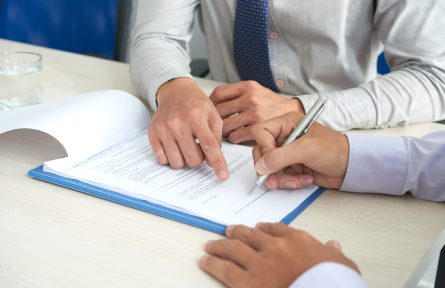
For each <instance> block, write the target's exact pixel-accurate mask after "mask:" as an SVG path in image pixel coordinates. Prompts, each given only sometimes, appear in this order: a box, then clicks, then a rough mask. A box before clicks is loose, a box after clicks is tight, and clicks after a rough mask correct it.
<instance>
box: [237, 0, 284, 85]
mask: <svg viewBox="0 0 445 288" xmlns="http://www.w3.org/2000/svg"><path fill="white" fill-rule="evenodd" d="M268 32H269V1H268V0H238V1H237V4H236V13H235V23H234V28H233V56H234V58H235V64H236V67H237V69H238V73H239V76H240V77H241V79H242V80H255V81H257V82H258V83H260V84H261V85H263V86H265V87H267V88H269V89H271V90H273V91H275V92H278V91H279V90H278V88H277V86H276V85H275V81H274V79H273V75H272V69H271V68H270V58H269V42H268Z"/></svg>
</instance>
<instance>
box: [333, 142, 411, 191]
mask: <svg viewBox="0 0 445 288" xmlns="http://www.w3.org/2000/svg"><path fill="white" fill-rule="evenodd" d="M346 136H347V137H348V141H349V161H348V169H347V171H346V176H345V179H344V181H343V185H342V186H341V188H340V190H341V191H350V192H370V193H385V194H392V195H402V194H403V193H404V191H403V187H404V184H405V181H406V177H407V173H408V163H409V153H408V148H407V147H406V144H405V142H404V141H403V139H402V137H395V136H376V135H367V134H356V133H346Z"/></svg>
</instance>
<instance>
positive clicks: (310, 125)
mask: <svg viewBox="0 0 445 288" xmlns="http://www.w3.org/2000/svg"><path fill="white" fill-rule="evenodd" d="M325 107H326V102H323V106H322V107H321V109H320V110H318V112H317V114H316V115H315V117H314V118H312V120H311V122H309V124H308V125H307V127H306V128H305V129H304V130H303V133H304V134H307V132H309V129H311V127H312V124H314V122H315V121H317V118H318V117H319V116H320V114H321V112H323V110H324V108H325Z"/></svg>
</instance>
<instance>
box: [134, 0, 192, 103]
mask: <svg viewBox="0 0 445 288" xmlns="http://www.w3.org/2000/svg"><path fill="white" fill-rule="evenodd" d="M165 3H168V4H165ZM198 3H199V1H195V0H193V1H191V0H180V1H174V2H164V1H139V4H138V13H137V17H136V24H135V28H134V30H133V37H132V46H131V54H130V74H131V79H132V81H133V84H134V85H135V87H136V89H137V90H138V92H139V93H141V94H142V95H143V96H144V97H146V99H148V101H149V103H150V106H151V107H152V109H156V93H157V90H158V89H159V87H160V86H161V85H162V84H164V83H165V82H167V81H168V80H171V79H174V78H178V77H191V75H190V68H189V63H190V57H189V55H188V42H189V41H190V38H191V35H192V32H191V31H192V30H191V29H192V25H193V16H194V11H195V9H196V5H197V4H198Z"/></svg>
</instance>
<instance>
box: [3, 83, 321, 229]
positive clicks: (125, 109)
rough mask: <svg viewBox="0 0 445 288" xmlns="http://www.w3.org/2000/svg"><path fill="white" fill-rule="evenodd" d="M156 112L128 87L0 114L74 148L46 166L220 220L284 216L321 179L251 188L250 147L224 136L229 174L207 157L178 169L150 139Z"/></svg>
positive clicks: (9, 125) (13, 125) (6, 125)
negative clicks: (295, 186) (159, 156)
mask: <svg viewBox="0 0 445 288" xmlns="http://www.w3.org/2000/svg"><path fill="white" fill-rule="evenodd" d="M148 124H149V113H148V112H147V110H146V108H145V106H144V105H143V104H142V103H141V102H140V101H139V100H137V99H136V98H135V97H134V96H132V95H129V94H127V93H125V92H121V91H101V92H96V93H89V94H85V95H80V96H76V97H72V98H67V99H64V100H61V101H55V102H51V103H46V104H43V105H38V106H33V107H29V108H23V109H18V110H15V111H14V110H13V111H10V112H6V113H1V114H0V133H3V132H5V131H9V130H13V129H20V128H29V129H36V130H40V131H43V132H46V133H48V134H50V135H52V136H53V137H55V138H56V139H57V140H59V142H60V143H61V144H62V145H64V147H65V149H66V150H67V154H68V156H67V157H65V158H62V159H57V160H52V161H48V162H46V163H45V165H44V170H45V171H47V172H51V173H54V174H58V175H60V176H63V177H68V178H72V179H76V180H80V181H82V182H86V183H90V184H93V185H95V186H98V187H101V188H106V189H109V190H112V191H115V192H118V193H121V194H125V195H127V196H131V197H134V198H138V199H142V200H146V201H149V202H152V203H155V204H159V205H162V206H165V207H168V208H172V209H175V210H179V211H182V212H185V213H188V214H191V215H195V216H199V217H202V218H205V219H208V220H211V221H214V222H217V223H220V224H224V225H229V224H245V225H248V226H254V225H255V224H256V223H257V222H277V221H281V220H282V219H283V218H284V217H285V216H286V215H288V214H289V213H290V212H292V211H293V210H294V209H296V208H297V207H298V206H299V205H300V204H301V203H302V202H303V201H304V200H305V199H307V197H309V196H310V195H311V194H312V193H313V192H314V191H315V190H317V188H318V187H316V186H311V187H308V188H306V189H300V190H294V191H284V190H277V191H266V189H265V188H259V189H257V190H255V191H254V192H253V193H251V194H250V195H248V190H249V189H250V188H251V185H252V184H253V183H254V181H255V178H256V174H255V169H254V167H253V161H252V157H251V148H250V147H246V146H241V145H233V144H228V143H224V144H223V147H222V150H223V153H224V156H225V159H226V161H227V164H228V166H229V170H230V178H229V179H228V180H227V181H220V180H219V179H218V178H217V177H216V176H215V174H214V172H213V170H212V169H211V168H210V167H209V166H208V165H207V164H202V165H201V166H200V167H198V168H195V169H191V168H184V169H179V170H173V169H171V168H170V167H169V166H162V165H159V164H158V163H157V161H156V157H155V155H154V152H153V151H152V149H151V146H150V145H149V143H148V137H147V131H146V129H147V127H148Z"/></svg>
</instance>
